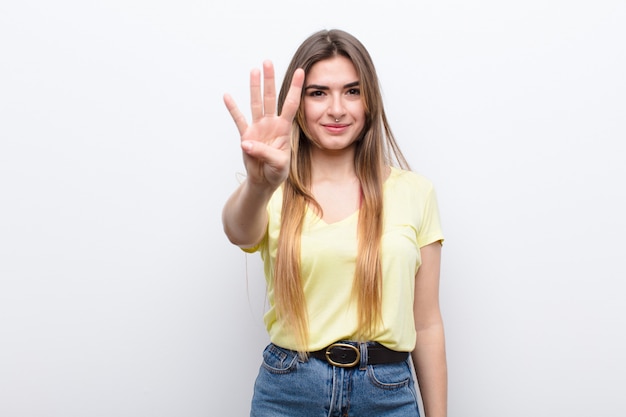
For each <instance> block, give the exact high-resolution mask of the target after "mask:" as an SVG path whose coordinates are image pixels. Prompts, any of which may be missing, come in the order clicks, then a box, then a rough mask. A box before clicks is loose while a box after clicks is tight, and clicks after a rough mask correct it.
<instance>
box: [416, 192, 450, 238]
mask: <svg viewBox="0 0 626 417" xmlns="http://www.w3.org/2000/svg"><path fill="white" fill-rule="evenodd" d="M443 240H444V237H443V231H442V228H441V220H440V217H439V205H438V203H437V194H436V192H435V189H434V187H432V185H431V187H430V189H429V190H428V192H427V193H426V194H425V198H424V206H423V210H422V221H421V223H420V227H419V230H418V234H417V244H418V246H419V247H420V248H421V247H423V246H426V245H429V244H431V243H434V242H437V241H440V242H442V243H443Z"/></svg>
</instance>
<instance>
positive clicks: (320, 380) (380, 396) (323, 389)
mask: <svg viewBox="0 0 626 417" xmlns="http://www.w3.org/2000/svg"><path fill="white" fill-rule="evenodd" d="M361 352H362V355H361V363H360V365H359V366H356V367H354V368H340V367H335V366H332V365H330V364H328V363H327V362H325V361H322V360H319V359H315V358H309V359H308V360H306V361H303V360H301V359H300V358H299V357H298V354H297V352H295V351H292V350H287V349H283V348H281V347H278V346H276V345H274V344H270V345H268V346H267V347H266V348H265V350H264V351H263V364H262V365H261V369H260V371H259V375H258V376H257V379H256V383H255V385H254V396H253V397H252V410H251V412H250V416H251V417H352V416H354V417H368V416H372V417H374V416H375V417H419V410H418V402H417V393H416V390H415V384H414V381H413V377H412V372H411V368H410V366H411V363H410V362H409V359H407V360H406V361H404V362H399V363H392V364H385V365H366V362H367V358H364V357H363V356H364V355H363V353H364V352H366V351H365V349H363V348H361Z"/></svg>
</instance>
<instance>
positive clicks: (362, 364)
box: [359, 342, 368, 371]
mask: <svg viewBox="0 0 626 417" xmlns="http://www.w3.org/2000/svg"><path fill="white" fill-rule="evenodd" d="M359 350H360V352H361V362H360V363H359V369H360V370H361V371H364V370H365V369H367V361H368V358H367V342H359Z"/></svg>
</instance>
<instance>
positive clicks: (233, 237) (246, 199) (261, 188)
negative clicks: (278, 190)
mask: <svg viewBox="0 0 626 417" xmlns="http://www.w3.org/2000/svg"><path fill="white" fill-rule="evenodd" d="M273 192H274V189H272V188H271V187H269V186H266V185H257V184H252V183H250V182H249V181H247V180H246V181H244V182H243V183H242V184H241V185H240V186H239V188H237V190H236V191H235V192H234V193H233V194H232V195H231V196H230V198H229V199H228V201H227V202H226V204H225V205H224V209H223V211H222V222H223V225H224V232H225V233H226V236H227V237H228V239H229V240H230V241H231V242H232V243H233V244H235V245H238V246H241V247H250V246H254V245H255V244H257V243H258V242H259V241H260V240H261V238H262V237H263V235H264V233H265V230H266V228H267V210H266V206H267V203H268V202H269V199H270V197H271V196H272V193H273Z"/></svg>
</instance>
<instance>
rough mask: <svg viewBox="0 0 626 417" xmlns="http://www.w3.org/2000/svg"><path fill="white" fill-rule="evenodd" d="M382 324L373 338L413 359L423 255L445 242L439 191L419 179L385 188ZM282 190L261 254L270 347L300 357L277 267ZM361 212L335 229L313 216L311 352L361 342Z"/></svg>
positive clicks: (395, 175) (307, 259) (306, 250)
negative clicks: (284, 315)
mask: <svg viewBox="0 0 626 417" xmlns="http://www.w3.org/2000/svg"><path fill="white" fill-rule="evenodd" d="M383 199H384V200H383V216H384V230H383V238H382V271H383V295H382V319H383V325H382V326H380V328H379V330H378V332H377V333H376V334H375V335H374V337H373V338H372V340H373V341H376V342H379V343H381V344H383V345H385V346H387V347H388V348H390V349H394V350H397V351H407V352H408V351H412V350H413V348H414V346H415V323H414V319H413V298H414V286H415V274H416V273H417V269H418V268H419V266H420V265H421V258H420V251H419V248H420V247H422V246H425V245H428V244H430V243H433V242H436V241H443V234H442V231H441V226H440V221H439V211H438V207H437V199H436V196H435V191H434V189H433V186H432V184H431V182H430V181H428V180H427V179H426V178H424V177H423V176H421V175H419V174H416V173H414V172H411V171H406V170H401V169H399V168H392V170H391V174H390V176H389V177H388V178H387V180H386V181H385V183H384V185H383ZM281 205H282V189H281V188H279V189H278V190H277V191H276V192H275V193H274V195H273V196H272V198H271V200H270V202H269V204H268V214H269V224H268V230H267V233H266V235H265V237H264V239H263V240H262V241H261V243H260V244H259V245H258V246H257V247H255V248H252V249H248V250H247V251H249V252H254V251H257V250H258V251H260V252H261V257H262V259H263V261H264V265H265V277H266V280H267V294H268V301H269V309H268V311H267V312H266V314H265V317H264V321H265V325H266V327H267V331H268V333H269V335H270V340H271V341H272V342H273V343H275V344H276V345H278V346H282V347H284V348H287V349H294V350H295V349H297V347H296V343H295V338H294V337H293V336H292V335H291V333H290V332H289V329H288V328H287V327H286V326H285V324H284V323H281V321H280V320H277V317H276V311H275V308H274V280H273V272H274V261H275V259H276V247H277V242H278V234H279V229H280V212H281ZM357 222H358V211H357V212H355V213H353V214H352V215H350V216H348V217H347V218H345V219H343V220H341V221H338V222H336V223H332V224H327V223H325V222H324V221H323V220H322V219H320V218H319V216H317V214H315V212H314V211H313V210H307V213H306V216H305V219H304V225H303V230H302V243H301V277H302V283H303V288H304V295H305V298H306V306H307V311H308V318H309V346H308V350H309V351H315V350H319V349H322V348H324V347H325V346H328V345H330V344H331V343H333V342H336V341H338V340H355V339H354V338H355V335H356V333H357V327H358V317H357V305H356V300H355V299H354V297H353V292H352V283H353V279H354V268H355V262H356V254H357V238H356V233H357Z"/></svg>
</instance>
